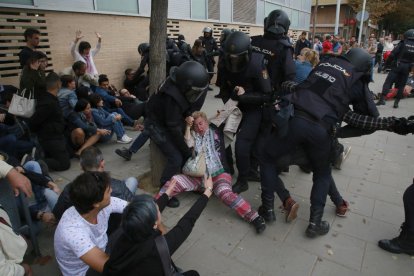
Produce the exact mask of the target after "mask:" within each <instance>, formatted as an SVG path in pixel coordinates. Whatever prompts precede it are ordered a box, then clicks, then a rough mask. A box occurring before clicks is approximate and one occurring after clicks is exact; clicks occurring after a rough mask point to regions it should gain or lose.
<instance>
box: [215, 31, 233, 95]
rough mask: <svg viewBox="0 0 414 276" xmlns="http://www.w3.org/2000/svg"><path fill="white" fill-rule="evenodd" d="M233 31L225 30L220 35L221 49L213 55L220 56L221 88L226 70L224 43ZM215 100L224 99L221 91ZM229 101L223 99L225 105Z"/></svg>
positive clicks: (219, 84)
mask: <svg viewBox="0 0 414 276" xmlns="http://www.w3.org/2000/svg"><path fill="white" fill-rule="evenodd" d="M231 33H232V31H231V30H230V29H227V28H224V29H223V30H222V31H221V34H220V48H219V49H218V51H216V52H215V53H214V54H213V55H214V56H218V57H219V58H218V63H217V80H216V85H217V86H218V87H221V75H222V74H223V68H224V60H223V58H224V43H225V42H226V39H227V37H228V36H229V34H231ZM214 97H215V98H222V93H221V90H220V92H219V93H218V94H217V95H215V96H214ZM227 100H228V99H224V98H223V103H226V102H227Z"/></svg>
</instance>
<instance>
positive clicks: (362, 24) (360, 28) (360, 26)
mask: <svg viewBox="0 0 414 276" xmlns="http://www.w3.org/2000/svg"><path fill="white" fill-rule="evenodd" d="M366 5H367V0H364V3H363V4H362V14H361V22H360V24H359V35H358V43H359V46H360V47H362V44H361V37H362V27H363V26H364V16H365V6H366Z"/></svg>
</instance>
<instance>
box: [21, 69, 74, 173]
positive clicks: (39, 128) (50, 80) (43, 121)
mask: <svg viewBox="0 0 414 276" xmlns="http://www.w3.org/2000/svg"><path fill="white" fill-rule="evenodd" d="M60 87H61V82H60V78H59V76H58V75H57V74H56V73H54V72H51V73H49V75H47V77H46V89H47V92H43V93H44V96H43V97H41V98H39V100H38V101H37V103H36V111H35V113H34V114H33V116H32V117H31V118H30V119H29V127H30V129H31V131H32V132H33V133H35V134H36V135H37V138H38V141H39V144H40V145H41V147H42V148H43V151H44V155H45V159H44V160H45V162H46V164H47V166H48V167H49V169H51V170H54V171H64V170H67V169H69V167H70V158H69V153H68V151H67V149H66V139H65V136H64V131H65V120H64V118H63V115H62V109H61V108H60V106H59V102H58V98H57V94H58V91H59V89H60Z"/></svg>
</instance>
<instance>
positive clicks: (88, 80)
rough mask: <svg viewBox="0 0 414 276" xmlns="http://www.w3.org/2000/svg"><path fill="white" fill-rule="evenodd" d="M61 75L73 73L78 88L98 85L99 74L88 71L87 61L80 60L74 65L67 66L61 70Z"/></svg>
mask: <svg viewBox="0 0 414 276" xmlns="http://www.w3.org/2000/svg"><path fill="white" fill-rule="evenodd" d="M60 75H71V76H72V77H73V78H74V79H75V83H76V88H79V87H80V86H82V85H83V86H86V87H89V88H95V87H96V86H97V85H98V76H95V75H91V74H89V73H87V72H86V63H85V62H83V61H81V60H78V61H76V62H75V63H73V65H72V67H67V68H65V69H63V70H62V72H60Z"/></svg>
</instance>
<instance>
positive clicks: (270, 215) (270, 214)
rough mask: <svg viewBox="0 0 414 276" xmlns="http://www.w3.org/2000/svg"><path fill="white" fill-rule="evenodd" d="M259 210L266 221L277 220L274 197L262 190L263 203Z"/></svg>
mask: <svg viewBox="0 0 414 276" xmlns="http://www.w3.org/2000/svg"><path fill="white" fill-rule="evenodd" d="M257 212H258V213H259V216H261V217H263V218H264V220H265V221H266V222H272V221H276V215H275V210H274V198H270V197H268V196H266V194H263V192H262V205H261V206H260V207H259V209H258V210H257Z"/></svg>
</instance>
